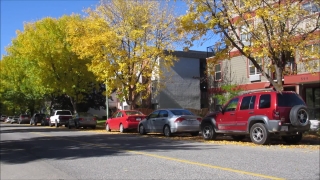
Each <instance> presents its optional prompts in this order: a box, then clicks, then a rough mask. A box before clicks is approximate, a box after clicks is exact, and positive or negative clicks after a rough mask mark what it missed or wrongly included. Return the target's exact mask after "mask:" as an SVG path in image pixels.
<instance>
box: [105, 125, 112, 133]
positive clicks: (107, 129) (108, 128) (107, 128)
mask: <svg viewBox="0 0 320 180" xmlns="http://www.w3.org/2000/svg"><path fill="white" fill-rule="evenodd" d="M106 131H107V132H110V131H111V129H110V126H109V124H106Z"/></svg>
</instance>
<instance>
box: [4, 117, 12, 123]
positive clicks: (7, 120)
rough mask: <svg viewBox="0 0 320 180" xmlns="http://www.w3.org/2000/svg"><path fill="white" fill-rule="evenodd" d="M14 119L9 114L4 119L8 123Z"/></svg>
mask: <svg viewBox="0 0 320 180" xmlns="http://www.w3.org/2000/svg"><path fill="white" fill-rule="evenodd" d="M12 120H13V116H8V117H7V118H6V119H5V120H4V122H6V123H11V121H12Z"/></svg>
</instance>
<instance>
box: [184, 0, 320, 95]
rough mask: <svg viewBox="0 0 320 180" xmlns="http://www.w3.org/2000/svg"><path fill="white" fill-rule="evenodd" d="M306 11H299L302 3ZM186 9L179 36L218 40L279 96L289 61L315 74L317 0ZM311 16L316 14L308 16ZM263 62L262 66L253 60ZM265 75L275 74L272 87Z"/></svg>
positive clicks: (262, 0)
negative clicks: (216, 37) (212, 36)
mask: <svg viewBox="0 0 320 180" xmlns="http://www.w3.org/2000/svg"><path fill="white" fill-rule="evenodd" d="M306 2H308V3H310V4H309V5H310V8H303V7H305V6H303V4H304V3H306ZM187 3H188V6H189V9H188V12H187V14H186V15H184V16H182V17H180V19H179V24H180V29H179V32H180V33H182V34H183V33H190V34H191V40H190V41H188V42H187V44H189V45H192V43H191V42H192V41H193V40H196V39H199V38H201V37H203V35H208V33H216V34H220V35H221V37H222V40H223V41H225V42H226V44H227V45H228V46H229V50H230V51H232V50H237V51H239V52H240V53H241V54H242V55H243V56H245V57H247V58H248V59H249V60H250V61H251V62H252V63H253V64H254V66H255V67H256V68H257V69H258V70H259V71H260V72H261V73H262V75H263V76H265V77H266V78H267V79H268V80H269V81H270V83H271V84H272V85H273V87H275V88H276V89H277V90H278V91H282V90H283V84H282V79H283V75H284V73H285V66H286V64H287V63H288V62H290V61H291V59H292V57H297V59H299V61H298V63H300V64H301V66H302V68H301V70H306V71H309V72H313V71H316V70H317V69H318V67H319V61H318V59H319V58H320V53H319V48H317V49H315V50H314V49H311V48H309V47H310V46H308V45H310V44H312V43H317V41H319V27H320V20H319V19H320V13H319V11H320V10H319V7H320V1H319V0H310V1H304V0H272V1H266V0H255V1H252V0H210V1H209V0H192V1H191V0H190V1H189V0H188V1H187ZM313 11H315V12H313ZM259 58H265V63H264V65H259V62H258V60H257V59H259ZM269 72H274V73H275V74H276V79H277V81H274V80H273V79H272V78H271V77H270V74H269Z"/></svg>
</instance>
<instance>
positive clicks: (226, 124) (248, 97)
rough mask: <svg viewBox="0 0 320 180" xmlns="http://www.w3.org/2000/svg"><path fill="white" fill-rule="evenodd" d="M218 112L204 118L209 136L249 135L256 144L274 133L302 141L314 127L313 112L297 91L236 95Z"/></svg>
mask: <svg viewBox="0 0 320 180" xmlns="http://www.w3.org/2000/svg"><path fill="white" fill-rule="evenodd" d="M219 109H220V110H219V111H217V112H213V113H210V114H208V115H207V116H206V117H204V118H203V120H202V122H201V131H202V135H203V138H204V139H205V140H211V139H215V138H216V136H217V135H231V136H232V138H233V139H234V140H237V141H240V140H242V139H244V138H245V137H246V136H247V135H248V136H250V139H251V141H252V142H253V143H255V144H268V143H269V141H270V137H271V136H272V135H273V136H276V135H277V136H281V137H282V139H283V140H284V141H285V142H287V143H290V144H294V143H298V142H299V141H300V140H301V139H302V134H303V133H304V132H306V131H309V129H310V121H309V113H308V109H307V107H306V104H305V102H304V101H303V99H302V98H301V97H300V96H299V95H298V94H297V93H295V92H289V91H284V92H281V93H280V92H276V91H258V92H251V93H246V94H243V95H240V96H237V97H234V98H232V99H231V100H229V102H228V103H227V104H226V105H224V106H223V107H220V108H219Z"/></svg>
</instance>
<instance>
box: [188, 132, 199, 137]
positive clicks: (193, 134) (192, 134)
mask: <svg viewBox="0 0 320 180" xmlns="http://www.w3.org/2000/svg"><path fill="white" fill-rule="evenodd" d="M190 134H191V136H199V132H192V133H190Z"/></svg>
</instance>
